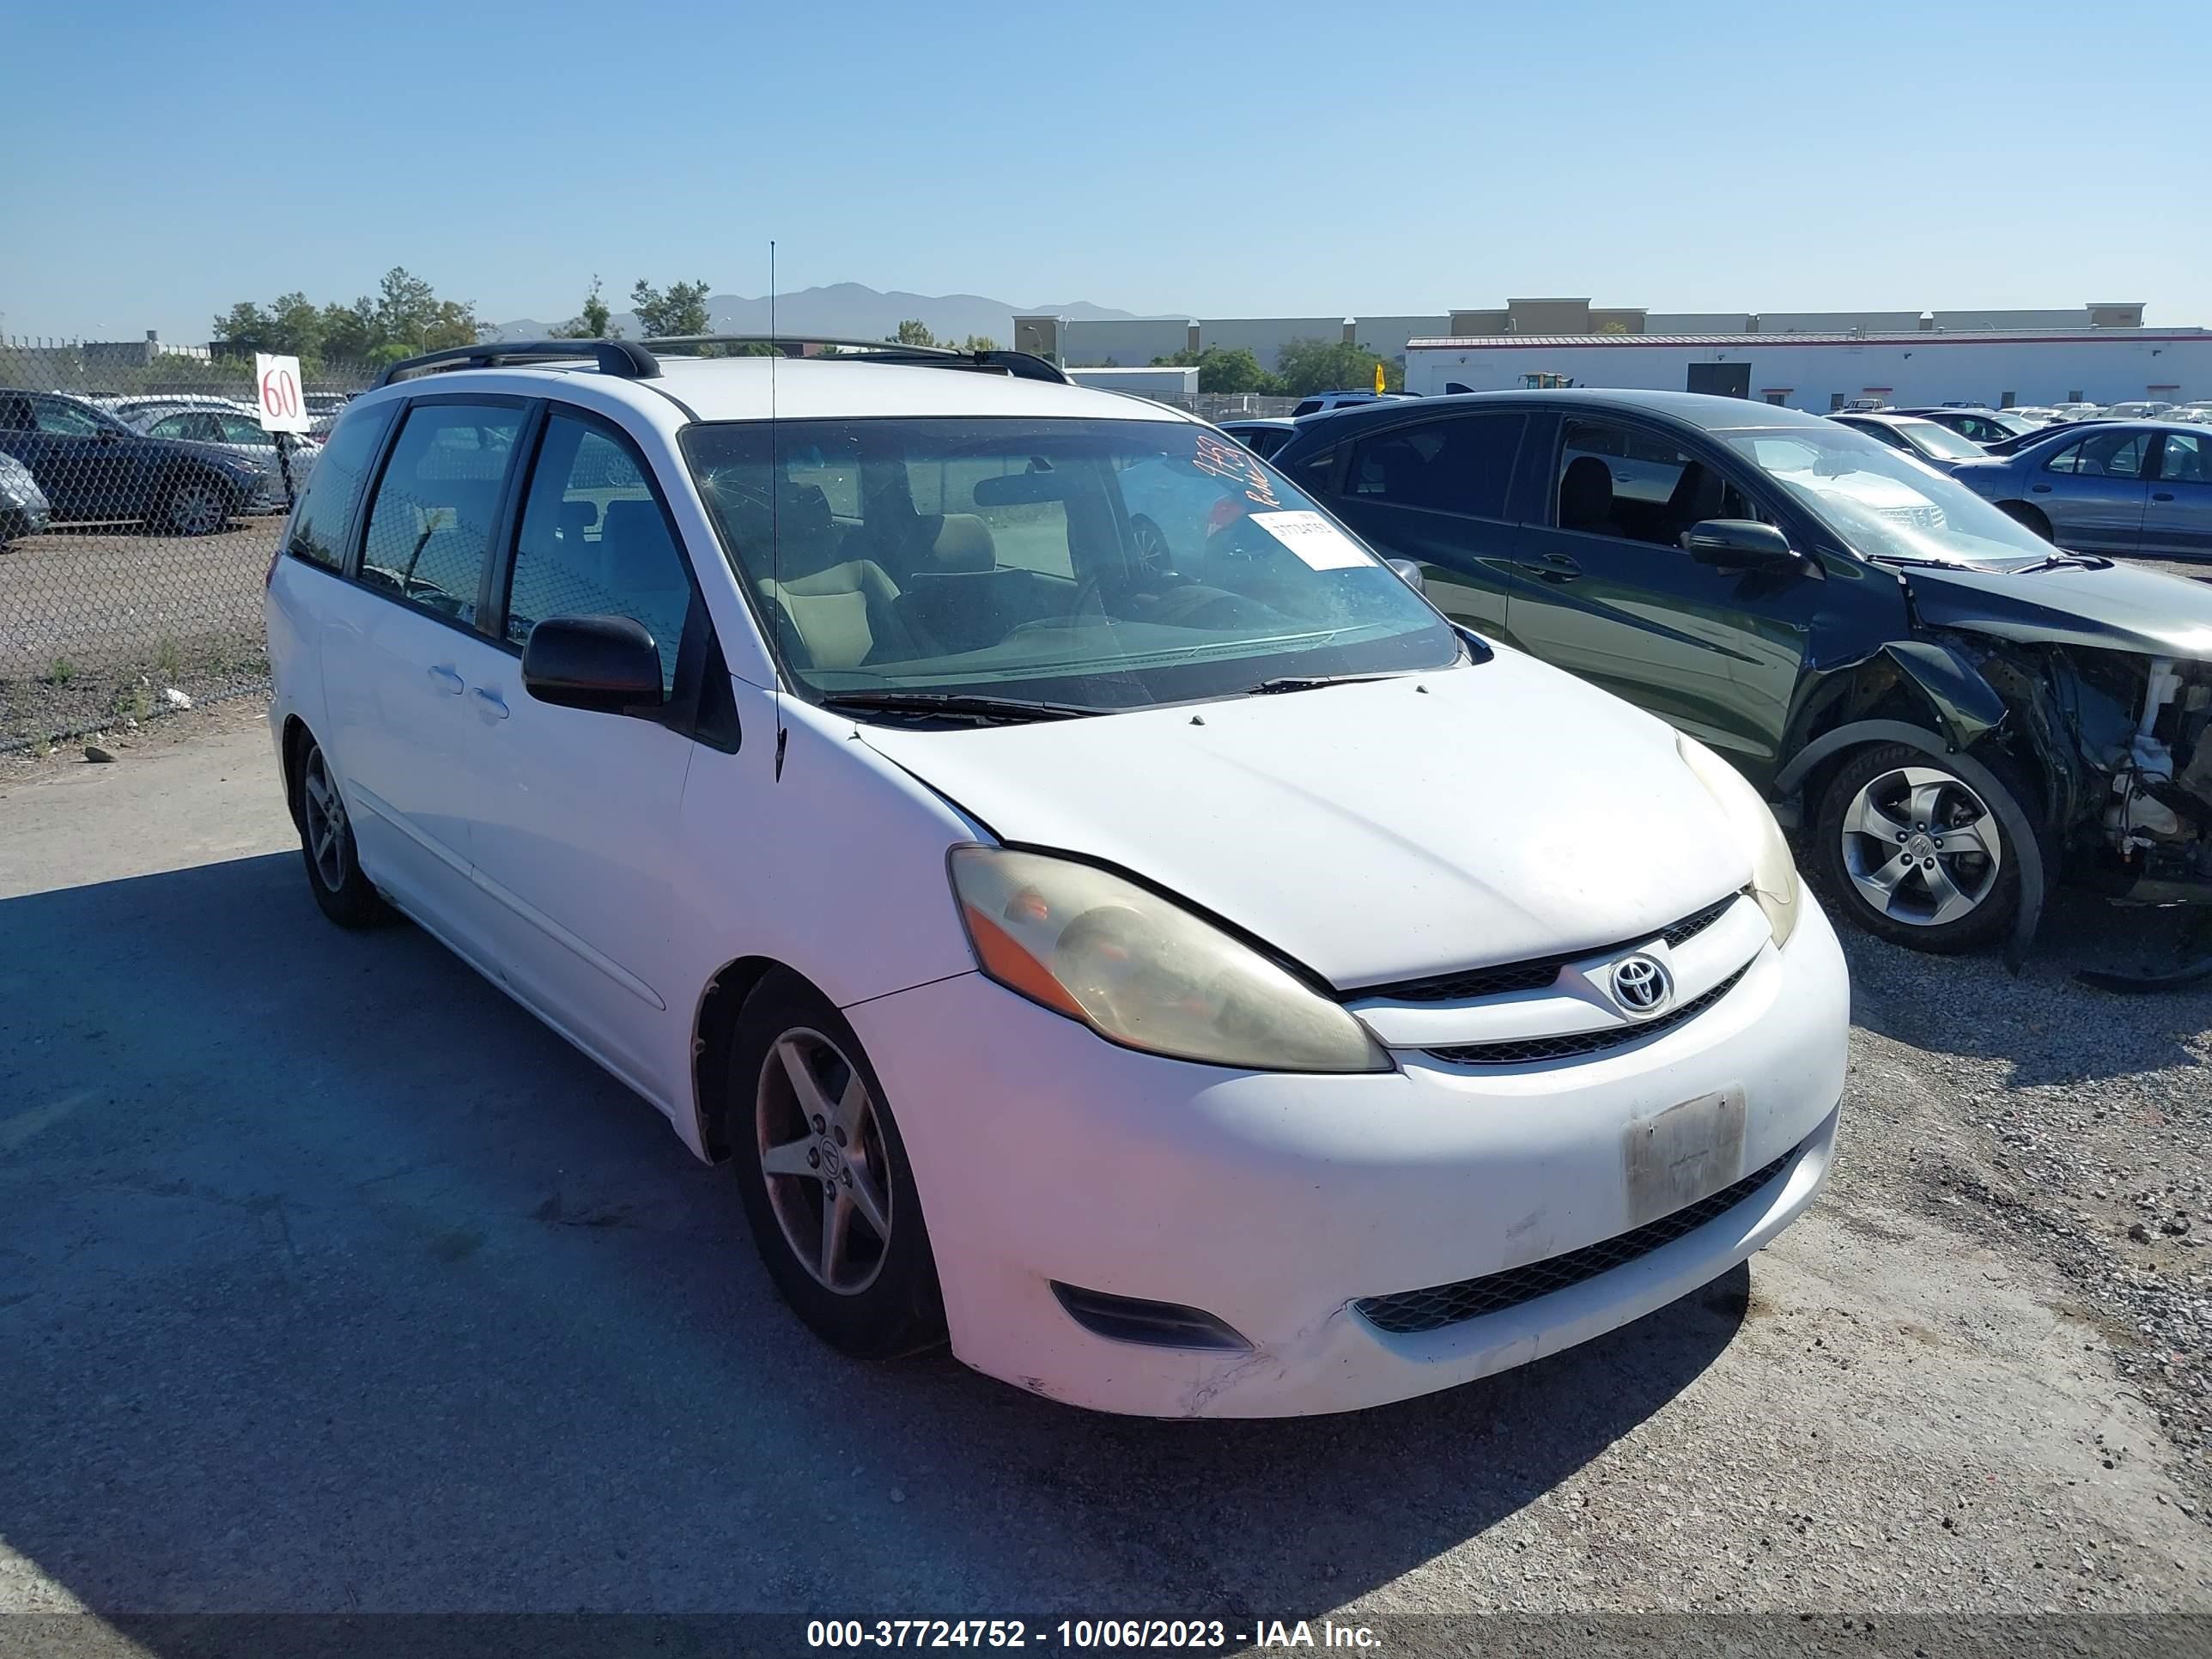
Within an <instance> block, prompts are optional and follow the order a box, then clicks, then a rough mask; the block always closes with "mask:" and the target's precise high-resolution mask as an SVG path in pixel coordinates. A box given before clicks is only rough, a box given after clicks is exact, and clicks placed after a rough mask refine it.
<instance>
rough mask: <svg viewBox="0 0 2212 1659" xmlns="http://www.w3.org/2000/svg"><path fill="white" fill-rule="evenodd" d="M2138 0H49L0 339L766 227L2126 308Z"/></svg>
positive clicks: (1324, 268)
mask: <svg viewBox="0 0 2212 1659" xmlns="http://www.w3.org/2000/svg"><path fill="white" fill-rule="evenodd" d="M2117 19H2118V14H2113V15H2106V14H2104V13H2100V12H2098V11H2097V10H2095V9H2093V8H2090V7H2087V6H2085V5H2084V4H2082V3H2081V0H2071V3H2067V4H2063V5H2062V4H2057V3H2045V0H2020V3H2012V4H2008V5H2004V6H2002V7H1998V8H1990V7H1986V6H1966V7H1958V6H1940V5H1928V4H1916V5H1892V4H1887V3H1855V4H1852V5H1849V6H1843V5H1823V6H1801V5H1773V4H1769V5H1762V6H1757V7H1751V6H1741V5H1711V4H1701V3H1697V0H1683V3H1678V4H1676V5H1673V6H1668V7H1664V8H1653V7H1651V6H1650V5H1649V4H1648V3H1644V4H1633V5H1622V4H1611V3H1606V4H1574V3H1553V4H1550V5H1547V6H1542V7H1535V6H1523V7H1516V8H1515V9H1514V10H1513V11H1512V13H1511V14H1510V15H1508V14H1504V13H1498V14H1495V15H1492V14H1491V13H1488V12H1487V11H1486V10H1485V9H1481V8H1479V7H1471V6H1468V5H1464V4H1461V5H1424V4H1392V3H1372V0H1371V3H1365V4H1358V5H1347V4H1345V3H1342V0H1335V3H1328V4H1322V3H1309V0H1277V3H1273V4H1271V5H1268V6H1267V7H1261V8H1254V7H1251V6H1249V5H1240V6H1235V7H1227V6H1224V7H1219V8H1215V7H1209V6H1206V5H1203V4H1200V5H1192V4H1188V3H1182V4H1156V3H1151V0H1136V3H1126V4H1121V5H1117V6H1113V7H1104V6H1085V7H1060V6H1051V5H1042V6H1041V5H1036V4H1034V3H1030V4H1024V5H1018V6H1017V5H1008V6H993V5H970V6H955V7H942V6H931V5H915V4H913V3H910V0H860V3H849V4H839V3H820V4H813V5H793V4H780V5H775V6H773V7H770V6H763V5H760V4H758V3H744V0H739V3H737V4H729V3H712V4H709V3H695V4H678V5H655V4H651V3H643V0H641V3H634V4H629V5H611V4H606V3H597V4H592V5H588V6H583V5H568V4H554V3H540V4H533V5H521V4H515V3H510V0H465V3H463V0H440V3H435V4H422V3H415V0H377V3H375V4H374V5H364V6H346V7H343V8H338V7H325V6H324V5H321V4H319V3H307V4H289V5H285V4H271V3H269V0H258V3H255V4H252V5H246V4H237V5H218V4H202V5H194V4H155V3H152V0H99V3H91V4H77V5H70V6H40V7H30V8H21V9H17V10H16V11H15V15H14V16H13V18H12V20H11V21H10V22H9V25H8V28H7V52H8V55H9V58H10V59H11V60H12V62H11V64H10V72H9V75H8V76H7V82H8V101H9V114H10V119H9V127H10V130H11V131H12V132H14V133H15V135H16V141H15V143H14V144H13V145H12V146H11V147H10V152H11V165H10V167H9V182H8V186H7V192H6V194H7V198H8V208H7V210H6V213H5V216H4V222H0V332H4V333H15V334H35V335H69V336H80V335H81V336H85V337H95V338H114V337H126V336H130V335H134V334H136V333H137V332H139V331H143V330H144V329H147V328H159V329H161V331H162V332H163V334H164V336H165V337H171V338H181V339H202V338H204V337H206V332H207V323H208V319H209V318H210V316H211V315H212V314H213V313H215V312H216V310H218V309H221V308H224V307H228V304H229V303H230V302H231V301H233V300H235V299H241V298H248V297H252V298H256V299H262V300H266V299H268V298H270V297H271V296H273V295H276V294H277V293H279V292H281V291H283V290H285V289H295V288H296V289H305V290H306V291H307V293H308V294H309V295H310V296H312V297H313V298H315V299H317V300H319V301H320V300H326V299H333V298H335V299H343V300H349V299H352V298H354V297H355V296H356V295H361V294H362V293H365V292H367V291H368V290H369V289H371V288H372V287H373V286H374V283H375V280H376V278H377V276H379V274H380V273H381V272H382V271H383V270H386V268H387V267H389V266H391V265H393V264H404V265H406V266H407V267H409V268H410V270H414V271H415V272H416V274H418V275H420V276H426V277H428V278H429V279H430V280H431V281H432V282H434V283H435V284H436V285H437V287H438V289H439V291H440V292H441V294H443V295H449V296H452V297H455V298H460V299H466V300H471V301H474V302H475V303H476V305H477V307H478V309H479V311H480V313H482V314H483V316H485V317H486V318H487V319H491V320H501V319H508V318H513V317H520V316H535V317H539V318H545V319H554V318H559V317H564V316H567V315H569V314H571V313H573V312H574V310H575V308H576V306H577V303H578V301H580V298H581V295H582V292H583V289H584V287H585V284H586V283H587V282H588V280H589V279H590V277H591V276H592V273H593V272H595V271H597V272H599V273H601V274H603V275H604V276H605V277H606V279H607V286H608V289H609V290H610V292H611V293H612V294H616V295H619V294H622V293H624V292H626V291H627V289H628V288H629V284H630V283H631V282H632V281H634V280H635V278H637V277H639V276H647V277H650V278H651V279H653V281H654V282H656V283H661V282H667V281H671V280H678V279H687V278H690V277H695V276H697V277H704V278H706V279H707V280H708V282H709V283H712V284H713V286H714V289H715V291H717V292H724V293H730V292H735V293H744V294H757V293H761V292H763V291H764V290H765V289H766V287H767V278H768V270H767V265H768V260H767V242H768V239H769V237H770V236H774V237H775V238H776V240H777V241H778V242H779V244H780V246H781V278H782V283H783V286H784V287H785V288H786V289H795V288H803V287H805V286H808V285H810V284H812V283H830V282H838V281H853V282H860V283H867V284H869V285H871V286H872V287H876V288H881V289H890V288H903V289H915V290H918V291H921V292H924V293H941V292H949V291H954V290H960V291H966V292H970V293H982V294H988V295H994V296H995V297H998V298H1000V299H1004V300H1006V301H1012V302H1013V303H1016V304H1018V305H1032V304H1036V303H1039V302H1042V301H1069V300H1077V299H1085V300H1091V301H1097V302H1098V303H1101V304H1105V305H1114V306H1121V307H1126V308H1127V309H1130V310H1133V311H1140V312H1155V311H1159V312H1181V311H1188V312H1189V313H1192V314H1194V315H1214V316H1223V315H1231V316H1234V315H1271V314H1285V313H1288V314H1328V313H1359V312H1367V313H1396V312H1426V311H1443V310H1445V309H1448V308H1449V307H1453V306H1479V305H1487V304H1495V303H1498V302H1500V301H1503V300H1504V299H1505V298H1506V297H1508V296H1509V295H1553V294H1564V295H1591V296H1593V297H1595V299H1596V300H1597V301H1600V302H1601V303H1609V304H1619V305H1641V306H1647V307H1651V308H1653V309H1655V310H1728V309H1749V310H1760V309H1765V310H1796V309H1814V308H1842V307H1887V308H1903V307H1922V306H1929V307H1966V306H1977V305H1988V306H2014V305H2075V304H2080V303H2082V302H2085V301H2125V300H2141V301H2147V302H2148V306H2149V307H2150V309H2149V312H2148V317H2149V319H2150V320H2152V321H2154V322H2166V323H2205V324H2212V203H2209V202H2208V193H2207V169H2206V158H2207V156H2208V155H2212V137H2207V131H2206V128H2205V125H2204V118H2205V115H2206V112H2207V104H2206V100H2205V96H2204V88H2205V84H2206V82H2205V79H2204V77H2205V75H2206V72H2207V71H2206V65H2207V64H2208V62H2212V7H2208V6H2205V5H2203V4H2202V3H2191V4H2187V5H2179V6H2167V7H2161V8H2157V9H2154V13H2153V14H2151V15H2150V16H2149V18H2148V21H2147V22H2146V24H2145V25H2144V26H2143V27H2138V26H2137V25H2136V24H2135V23H2131V22H2122V21H2117ZM264 124H269V125H275V126H276V127H277V128H278V129H279V130H282V131H289V133H290V134H291V135H292V136H290V137H283V138H281V139H273V140H270V141H268V142H265V143H264V141H263V140H262V139H261V138H260V137H258V136H257V134H258V131H260V130H261V129H262V127H263V126H264ZM26 140H27V142H26ZM2015 140H2017V141H2019V142H2020V143H2021V146H2022V154H2021V156H2020V157H2019V158H2017V159H2009V160H2008V159H2007V158H2006V156H2005V153H2004V152H2005V149H2006V147H2007V145H2008V143H2012V142H2014V141H2015ZM618 307H619V301H618Z"/></svg>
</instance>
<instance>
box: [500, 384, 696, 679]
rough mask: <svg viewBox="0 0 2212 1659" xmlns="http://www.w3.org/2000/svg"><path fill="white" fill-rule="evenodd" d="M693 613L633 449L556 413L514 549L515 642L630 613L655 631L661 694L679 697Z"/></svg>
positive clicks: (510, 611)
mask: <svg viewBox="0 0 2212 1659" xmlns="http://www.w3.org/2000/svg"><path fill="white" fill-rule="evenodd" d="M690 608H691V578H690V574H689V573H688V572H687V571H686V569H685V568H684V557H683V555H682V554H680V553H678V551H677V550H676V536H675V532H673V531H672V530H671V528H670V527H669V523H668V519H667V516H666V515H665V513H662V512H661V510H660V503H659V501H655V500H654V499H653V491H652V490H651V489H648V488H647V485H646V482H645V472H644V467H643V464H642V463H641V461H640V460H639V459H638V457H637V454H636V453H635V451H634V450H632V449H631V448H630V447H629V444H628V443H626V442H623V441H619V440H617V439H616V438H614V437H612V436H611V435H608V434H607V433H605V432H603V431H601V430H600V429H599V428H596V427H593V426H591V425H588V424H586V422H581V421H578V420H574V419H572V418H571V417H569V416H566V415H555V416H552V417H551V418H550V419H549V420H548V421H547V422H545V438H544V444H543V445H542V446H541V447H540V448H539V450H538V465H537V469H536V471H533V472H532V475H531V479H530V494H529V496H528V498H527V499H526V501H525V503H524V505H523V509H522V530H521V534H520V538H519V539H518V540H517V542H516V544H515V549H514V572H513V575H512V576H511V577H510V578H509V580H508V586H507V639H508V641H509V642H511V643H513V644H515V645H527V644H528V643H529V641H530V632H531V629H534V628H535V627H537V626H538V623H541V622H544V620H545V619H546V618H547V617H629V618H630V619H631V620H632V621H634V622H636V623H642V624H643V626H644V628H645V630H646V632H647V633H648V634H650V635H653V644H654V645H655V646H656V647H658V648H659V652H660V690H661V695H662V696H664V697H668V696H674V695H675V691H676V656H677V651H678V647H680V646H681V645H682V644H683V642H684V617H685V615H686V614H687V613H688V612H689V611H690Z"/></svg>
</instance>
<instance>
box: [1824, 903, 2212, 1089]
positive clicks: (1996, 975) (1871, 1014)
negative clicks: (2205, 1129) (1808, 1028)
mask: <svg viewBox="0 0 2212 1659" xmlns="http://www.w3.org/2000/svg"><path fill="white" fill-rule="evenodd" d="M1820 902H1821V904H1822V906H1823V908H1826V911H1827V913H1828V915H1829V916H1830V917H1831V918H1832V920H1833V921H1835V923H1836V932H1837V934H1838V937H1839V938H1840V939H1842V941H1843V945H1844V955H1845V957H1847V958H1848V959H1849V961H1850V971H1851V1018H1852V1021H1853V1023H1854V1024H1858V1025H1860V1026H1863V1027H1864V1028H1865V1029H1866V1030H1870V1031H1874V1032H1876V1033H1878V1034H1880V1035H1881V1036H1886V1037H1889V1038H1891V1039H1893V1041H1896V1042H1904V1043H1909V1044H1911V1046H1912V1047H1914V1048H1925V1049H1928V1050H1930V1051H1932V1052H1935V1053H1937V1054H1960V1055H1969V1056H1973V1057H1976V1058H1980V1059H1994V1060H2003V1061H2005V1062H2006V1063H2007V1064H2008V1066H2009V1067H2010V1082H2011V1085H2012V1086H2013V1087H2015V1088H2033V1087H2035V1086H2037V1085H2043V1084H2073V1083H2081V1082H2088V1081H2093V1080H2095V1079H2100V1078H2115V1077H2127V1076H2134V1075H2136V1074H2138V1073H2153V1072H2158V1071H2162V1070H2164V1069H2166V1068H2167V1067H2169V1066H2196V1065H2198V1064H2200V1063H2201V1062H2200V1061H2199V1060H2197V1056H2196V1055H2195V1054H2192V1053H2191V1050H2190V1049H2189V1048H2188V1047H2187V1046H2186V1044H2185V1042H2184V1041H2183V1039H2184V1037H2185V1035H2187V1034H2190V1033H2194V1032H2199V1031H2203V1030H2206V1029H2208V1028H2212V982H2208V983H2203V984H2200V985H2197V986H2195V987H2188V988H2185V989H2182V990H2178V991H2166V992H2157V993H2147V994H2124V993H2119V992H2113V991H2106V990H2100V989H2098V988H2096V987H2093V986H2088V985H2084V984H2082V983H2081V981H2078V980H2076V979H2075V977H2074V975H2075V974H2076V973H2077V972H2079V971H2080V970H2081V969H2085V968H2096V969H2122V970H2128V971H2141V970H2142V969H2146V968H2151V967H2171V966H2172V964H2173V963H2174V962H2175V960H2176V957H2175V955H2174V950H2175V946H2176V945H2178V944H2179V943H2181V942H2182V941H2183V939H2184V938H2185V935H2186V933H2187V931H2188V929H2189V928H2190V927H2191V926H2192V925H2193V921H2194V913H2193V912H2191V911H2189V910H2186V909H2183V908H2167V909H2161V910H2151V909H2145V908H2120V907H2118V906H2115V905H2113V904H2111V903H2109V902H2106V901H2105V900H2103V899H2100V898H2098V897H2096V896H2093V895H2090V894H2087V893H2081V892H2075V891H2063V892H2061V893H2059V894H2058V895H2057V897H2056V899H2055V901H2054V902H2052V904H2051V908H2050V909H2049V910H2048V911H2047V912H2046V913H2045V916H2044V919H2043V922H2042V925H2041V927H2039V930H2038V932H2037V935H2036V939H2035V943H2034V945H2033V946H2032V947H2031V949H2030V950H2029V951H2028V954H2027V960H2026V961H2025V963H2023V964H2022V967H2021V972H2020V973H2019V974H2018V975H2014V974H2011V973H2008V971H2007V970H2006V969H2005V966H2004V963H2003V962H2002V960H2001V958H2000V957H1999V954H1998V952H1997V951H1996V950H1994V949H1991V950H1989V951H1978V952H1975V953H1973V954H1971V955H1966V956H1955V957H1937V956H1929V955H1925V954H1923V953H1922V952H1919V951H1908V950H1905V949H1903V948H1902V947H1900V946H1898V945H1889V944H1887V943H1885V942H1883V941H1882V940H1881V939H1875V938H1873V937H1871V936H1870V935H1869V934H1867V933H1863V932H1861V931H1860V930H1859V929H1858V928H1857V927H1854V926H1852V925H1851V923H1850V920H1849V918H1848V915H1846V913H1845V911H1844V907H1843V906H1842V905H1841V904H1840V903H1838V902H1837V900H1836V899H1835V897H1834V896H1832V894H1828V893H1825V892H1823V893H1821V894H1820Z"/></svg>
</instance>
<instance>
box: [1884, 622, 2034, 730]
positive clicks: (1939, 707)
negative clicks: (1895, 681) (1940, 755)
mask: <svg viewBox="0 0 2212 1659" xmlns="http://www.w3.org/2000/svg"><path fill="white" fill-rule="evenodd" d="M1880 654H1881V655H1882V656H1885V657H1887V658H1888V659H1889V660H1890V661H1891V662H1892V663H1893V664H1894V665H1896V667H1897V671H1898V672H1899V674H1901V675H1903V676H1904V677H1905V680H1906V681H1907V683H1909V684H1911V686H1912V687H1913V689H1914V690H1917V691H1918V692H1919V693H1920V695H1921V696H1923V697H1924V698H1926V699H1927V701H1928V705H1929V708H1931V709H1933V710H1934V711H1935V714H1936V719H1937V720H1940V721H1941V722H1942V727H1943V735H1944V736H1945V737H1947V738H1949V739H1950V740H1951V746H1952V747H1953V748H1954V749H1972V747H1973V746H1974V745H1975V744H1978V743H1979V742H1980V741H1981V740H1982V739H1983V738H1984V737H1986V736H1987V735H1988V734H1989V733H1990V732H1993V731H1995V730H1996V728H1997V727H1998V726H2002V724H2003V723H2004V718H2005V712H2006V711H2005V704H2004V699H2003V698H2002V697H2001V696H1998V695H1997V694H1996V690H1995V689H1994V688H1993V687H1992V686H1991V685H1990V683H1989V682H1988V681H1987V680H1985V679H1984V678H1982V675H1981V671H1980V670H1979V669H1978V668H1976V667H1975V666H1974V665H1973V664H1972V663H1971V662H1969V661H1968V660H1967V659H1966V657H1965V656H1964V655H1963V654H1962V653H1960V651H1959V650H1958V649H1957V648H1956V647H1953V646H1950V645H1947V644H1945V643H1944V642H1943V641H1940V640H1893V641H1890V642H1889V643H1888V644H1887V645H1885V646H1883V647H1881V653H1880Z"/></svg>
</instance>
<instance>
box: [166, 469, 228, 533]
mask: <svg viewBox="0 0 2212 1659" xmlns="http://www.w3.org/2000/svg"><path fill="white" fill-rule="evenodd" d="M235 508H236V503H235V502H234V501H232V499H231V495H230V491H229V490H228V489H226V488H224V487H223V486H222V484H220V483H216V481H215V480H214V479H213V478H210V477H206V476H205V475H204V474H197V473H194V474H187V475H186V476H185V477H181V478H179V479H177V480H175V481H174V482H173V483H171V484H170V485H169V487H168V489H167V491H166V492H165V493H164V495H162V498H161V521H162V523H164V524H166V525H167V526H168V527H169V528H170V529H171V530H173V531H174V532H176V533H177V534H178V535H179V536H212V535H214V534H216V532H218V531H222V530H228V528H229V527H230V520H231V514H232V513H233V512H234V510H235Z"/></svg>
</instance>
